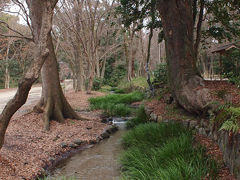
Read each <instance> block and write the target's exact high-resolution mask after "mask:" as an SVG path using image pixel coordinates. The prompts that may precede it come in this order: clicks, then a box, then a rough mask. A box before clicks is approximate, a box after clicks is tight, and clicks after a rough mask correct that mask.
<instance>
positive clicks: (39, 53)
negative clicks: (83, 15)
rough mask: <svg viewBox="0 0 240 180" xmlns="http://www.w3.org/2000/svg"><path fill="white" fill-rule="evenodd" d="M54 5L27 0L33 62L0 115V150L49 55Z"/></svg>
mask: <svg viewBox="0 0 240 180" xmlns="http://www.w3.org/2000/svg"><path fill="white" fill-rule="evenodd" d="M56 3H57V0H45V1H41V0H27V4H28V8H29V14H30V19H31V23H32V24H31V25H32V29H33V38H34V43H35V47H34V48H35V49H34V60H33V62H32V64H31V66H30V68H29V70H28V71H27V72H26V74H25V75H24V77H23V78H22V79H21V80H20V82H19V84H18V89H17V92H16V94H15V96H14V97H13V99H11V100H10V101H9V102H8V103H7V105H6V106H5V108H4V109H3V112H2V113H1V115H0V149H1V148H2V146H3V143H4V137H5V133H6V130H7V127H8V124H9V122H10V119H11V117H12V116H13V115H14V113H15V112H16V111H17V110H18V109H19V108H20V107H21V106H22V105H23V104H24V103H25V102H26V100H27V97H28V93H29V91H30V89H31V86H32V84H33V83H34V82H35V81H36V80H37V79H38V77H39V75H40V70H41V67H42V65H43V63H44V61H45V59H46V58H47V56H48V54H49V49H48V48H47V37H48V35H50V33H51V29H52V17H53V10H54V7H55V5H56Z"/></svg>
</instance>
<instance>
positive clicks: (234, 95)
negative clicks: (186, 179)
mask: <svg viewBox="0 0 240 180" xmlns="http://www.w3.org/2000/svg"><path fill="white" fill-rule="evenodd" d="M205 84H206V87H207V88H208V89H209V93H210V96H211V99H212V100H213V101H218V102H220V103H221V104H224V102H225V97H226V96H229V97H230V100H231V102H232V104H233V106H237V107H239V106H240V89H239V88H237V87H236V86H235V85H232V84H230V83H228V82H227V81H205ZM145 106H147V107H148V108H149V109H151V110H152V111H153V112H154V114H156V115H161V116H162V117H163V119H174V120H183V119H201V117H197V116H192V115H191V114H189V113H187V112H186V111H184V110H183V109H182V108H179V107H177V106H176V105H174V104H171V105H168V104H166V103H165V102H164V100H163V99H161V100H156V99H153V100H151V101H148V102H146V103H145ZM195 138H196V142H199V143H200V144H201V145H202V146H204V147H205V148H206V153H207V155H209V156H211V157H212V158H214V159H215V160H216V161H217V162H221V163H222V162H223V154H222V152H221V150H220V148H219V146H218V144H217V143H216V142H214V141H213V140H211V139H210V138H208V137H206V136H203V135H196V136H195ZM219 178H220V179H221V180H235V178H234V177H233V176H232V175H231V173H230V171H229V169H228V168H226V167H225V166H224V165H222V166H221V168H220V170H219ZM206 179H207V178H206Z"/></svg>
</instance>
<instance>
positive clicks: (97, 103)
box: [89, 92, 144, 116]
mask: <svg viewBox="0 0 240 180" xmlns="http://www.w3.org/2000/svg"><path fill="white" fill-rule="evenodd" d="M143 98H144V94H143V93H141V92H132V93H129V94H109V95H107V96H103V97H96V98H90V99H89V102H90V109H91V110H96V109H102V110H104V113H105V114H106V115H108V116H128V115H130V113H131V109H130V107H129V106H128V105H130V104H131V103H133V102H137V101H141V100H143Z"/></svg>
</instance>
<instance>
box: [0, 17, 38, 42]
mask: <svg viewBox="0 0 240 180" xmlns="http://www.w3.org/2000/svg"><path fill="white" fill-rule="evenodd" d="M0 24H4V25H5V27H7V28H8V29H9V30H10V31H12V32H14V33H16V34H18V36H17V35H4V34H0V35H1V36H3V37H17V38H22V39H27V40H29V41H33V38H30V37H26V36H24V35H23V34H22V33H20V32H18V31H16V30H15V29H13V28H11V27H10V26H9V25H8V23H6V22H4V21H1V20H0Z"/></svg>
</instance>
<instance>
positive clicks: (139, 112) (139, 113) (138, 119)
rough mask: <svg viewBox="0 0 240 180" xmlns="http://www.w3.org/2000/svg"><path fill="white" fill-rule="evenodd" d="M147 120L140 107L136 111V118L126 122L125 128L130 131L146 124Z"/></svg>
mask: <svg viewBox="0 0 240 180" xmlns="http://www.w3.org/2000/svg"><path fill="white" fill-rule="evenodd" d="M148 119H149V117H148V116H147V114H146V112H145V109H144V106H140V107H139V109H138V110H137V113H136V117H135V118H133V119H130V120H128V121H127V123H126V128H127V129H131V128H134V127H136V126H137V125H139V124H144V123H147V121H148Z"/></svg>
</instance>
